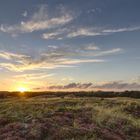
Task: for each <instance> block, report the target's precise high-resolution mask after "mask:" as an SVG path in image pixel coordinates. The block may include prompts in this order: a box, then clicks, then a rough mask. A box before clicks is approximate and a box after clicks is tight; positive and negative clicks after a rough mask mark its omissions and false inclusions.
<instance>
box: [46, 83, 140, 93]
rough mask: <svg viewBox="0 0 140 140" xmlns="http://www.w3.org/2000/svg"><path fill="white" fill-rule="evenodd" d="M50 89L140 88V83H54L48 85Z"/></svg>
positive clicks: (117, 89) (116, 89)
mask: <svg viewBox="0 0 140 140" xmlns="http://www.w3.org/2000/svg"><path fill="white" fill-rule="evenodd" d="M47 89H49V90H70V89H71V90H115V91H119V90H120V91H121V90H140V84H139V83H126V82H119V81H117V82H108V83H105V84H98V85H97V84H93V83H70V84H67V85H54V86H49V87H47Z"/></svg>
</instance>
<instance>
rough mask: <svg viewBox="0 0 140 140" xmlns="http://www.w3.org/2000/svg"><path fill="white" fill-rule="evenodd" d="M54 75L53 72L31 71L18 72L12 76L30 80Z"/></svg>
mask: <svg viewBox="0 0 140 140" xmlns="http://www.w3.org/2000/svg"><path fill="white" fill-rule="evenodd" d="M52 76H54V74H46V73H32V74H19V75H16V76H14V77H13V78H14V79H16V80H17V79H18V80H19V79H22V80H26V81H31V80H40V79H44V78H49V77H52Z"/></svg>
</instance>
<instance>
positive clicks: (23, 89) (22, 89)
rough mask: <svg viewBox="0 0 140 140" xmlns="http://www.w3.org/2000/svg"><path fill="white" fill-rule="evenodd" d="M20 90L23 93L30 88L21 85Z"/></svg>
mask: <svg viewBox="0 0 140 140" xmlns="http://www.w3.org/2000/svg"><path fill="white" fill-rule="evenodd" d="M18 91H19V92H22V93H23V92H26V91H28V89H27V88H26V87H19V88H18Z"/></svg>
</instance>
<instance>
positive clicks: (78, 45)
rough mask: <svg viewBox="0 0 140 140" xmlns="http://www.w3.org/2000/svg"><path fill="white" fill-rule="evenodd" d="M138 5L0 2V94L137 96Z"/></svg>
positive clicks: (123, 1) (122, 1)
mask: <svg viewBox="0 0 140 140" xmlns="http://www.w3.org/2000/svg"><path fill="white" fill-rule="evenodd" d="M139 13H140V1H139V0H69V1H68V0H30V1H29V0H24V1H23V0H12V1H10V0H0V90H1V91H5V90H8V91H14V90H18V89H19V88H25V89H28V90H31V91H32V90H34V91H44V90H68V91H69V90H140V63H139V61H140V16H139Z"/></svg>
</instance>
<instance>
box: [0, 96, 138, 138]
mask: <svg viewBox="0 0 140 140" xmlns="http://www.w3.org/2000/svg"><path fill="white" fill-rule="evenodd" d="M139 134H140V99H133V98H126V97H115V98H97V97H74V96H65V97H50V98H49V97H45V96H37V97H30V98H29V97H9V98H8V97H7V98H4V99H0V140H139Z"/></svg>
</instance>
